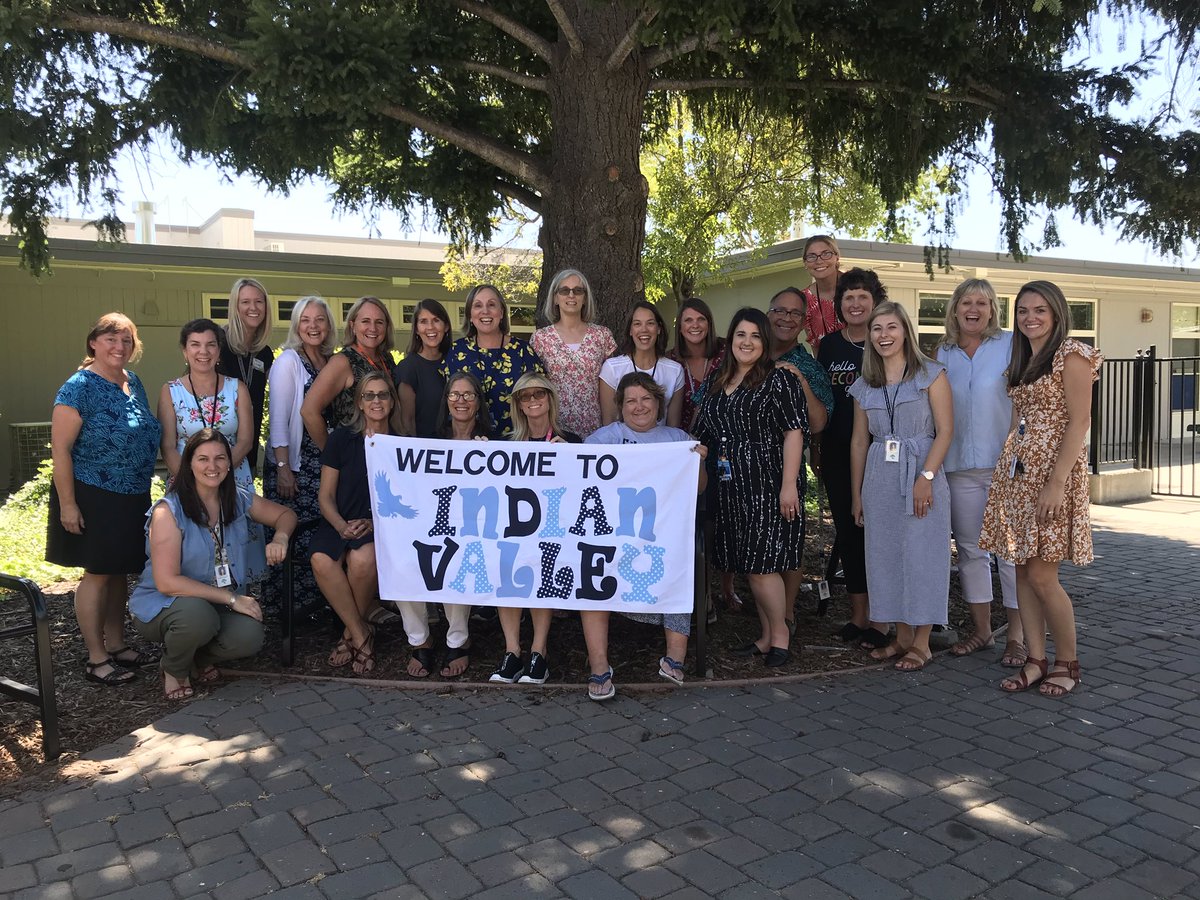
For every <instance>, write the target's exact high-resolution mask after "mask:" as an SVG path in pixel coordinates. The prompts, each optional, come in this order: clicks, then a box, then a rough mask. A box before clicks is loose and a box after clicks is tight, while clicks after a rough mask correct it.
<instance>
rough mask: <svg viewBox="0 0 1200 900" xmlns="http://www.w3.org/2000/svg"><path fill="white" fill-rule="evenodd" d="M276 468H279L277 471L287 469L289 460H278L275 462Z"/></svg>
mask: <svg viewBox="0 0 1200 900" xmlns="http://www.w3.org/2000/svg"><path fill="white" fill-rule="evenodd" d="M275 468H277V469H286V468H287V460H286V459H277V460H275Z"/></svg>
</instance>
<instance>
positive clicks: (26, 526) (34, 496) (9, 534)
mask: <svg viewBox="0 0 1200 900" xmlns="http://www.w3.org/2000/svg"><path fill="white" fill-rule="evenodd" d="M53 469H54V467H53V464H52V463H51V462H50V461H49V460H46V461H45V462H44V463H42V464H41V465H40V466H39V467H38V472H37V475H35V476H34V477H33V478H31V479H30V480H29V481H27V482H26V483H25V484H24V485H22V486H21V489H20V490H18V491H17V492H16V493H14V494H13V495H12V496H10V497H9V498H8V500H7V502H5V504H4V506H2V507H0V572H3V573H4V574H6V575H18V576H20V577H22V578H30V579H32V580H33V581H36V582H37V583H38V584H40V585H46V584H54V583H55V582H57V581H75V580H77V579H79V578H80V577H81V576H82V575H83V570H82V569H70V568H65V567H63V566H56V565H54V564H53V563H48V562H46V518H47V516H48V515H49V512H50V480H51V475H52V473H53ZM165 487H166V486H165V485H164V484H163V480H162V479H161V478H159V477H157V476H155V478H154V479H153V480H152V481H151V482H150V496H151V499H152V500H158V499H159V498H160V497H162V495H163V491H164V490H165Z"/></svg>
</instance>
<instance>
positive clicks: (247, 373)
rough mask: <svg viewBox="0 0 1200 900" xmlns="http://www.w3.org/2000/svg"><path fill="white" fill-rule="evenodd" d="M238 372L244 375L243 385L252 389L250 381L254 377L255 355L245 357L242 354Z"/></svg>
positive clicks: (249, 354) (238, 358)
mask: <svg viewBox="0 0 1200 900" xmlns="http://www.w3.org/2000/svg"><path fill="white" fill-rule="evenodd" d="M237 364H238V371H239V372H240V373H241V375H242V383H243V384H245V385H246V387H247V389H248V388H249V387H250V379H251V378H253V377H254V354H253V353H247V354H246V355H245V356H242V355H241V354H239V355H238V357H237Z"/></svg>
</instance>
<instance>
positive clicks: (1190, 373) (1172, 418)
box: [1089, 346, 1200, 497]
mask: <svg viewBox="0 0 1200 900" xmlns="http://www.w3.org/2000/svg"><path fill="white" fill-rule="evenodd" d="M1089 455H1090V457H1091V463H1092V471H1093V472H1097V471H1100V469H1101V468H1102V467H1105V466H1115V465H1126V466H1134V467H1136V468H1139V469H1152V470H1153V472H1154V476H1153V482H1152V486H1151V491H1152V492H1153V493H1155V494H1166V495H1170V496H1175V497H1200V478H1198V477H1197V468H1198V467H1200V357H1197V356H1178V357H1168V358H1165V359H1159V358H1158V356H1157V355H1156V353H1155V348H1154V347H1153V346H1151V347H1150V349H1148V350H1139V351H1138V355H1137V356H1136V357H1134V358H1133V359H1106V360H1105V361H1104V365H1103V367H1102V368H1101V370H1100V380H1099V381H1098V382H1097V383H1096V386H1095V388H1094V390H1093V392H1092V434H1091V447H1090V454H1089Z"/></svg>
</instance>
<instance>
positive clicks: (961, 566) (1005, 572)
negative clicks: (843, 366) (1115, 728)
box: [937, 278, 1028, 668]
mask: <svg viewBox="0 0 1200 900" xmlns="http://www.w3.org/2000/svg"><path fill="white" fill-rule="evenodd" d="M1011 348H1012V333H1011V332H1008V331H1001V330H1000V308H999V305H998V304H997V302H996V292H995V290H994V289H993V288H992V286H991V284H989V283H988V282H987V281H986V280H984V279H982V278H969V279H967V280H966V281H964V282H963V283H962V284H960V285H959V286H958V287H957V288H955V290H954V295H953V296H952V297H951V298H950V303H949V305H948V306H947V307H946V334H945V336H944V337H943V338H942V341H941V343H940V344H939V345H938V350H937V359H938V362H940V363H942V364H943V365H944V366H945V367H946V375H947V376H948V377H949V379H950V390H951V393H952V394H953V396H954V440H953V441H951V443H950V451H949V452H948V453H947V454H946V462H945V467H946V478H947V480H948V481H949V484H950V528H951V531H952V532H953V533H954V543H955V545H956V546H957V547H958V574H959V578H960V579H961V581H962V589H963V597H964V598H965V599H966V601H967V603H968V604H969V605H970V607H971V619H972V621H973V623H974V633H973V634H972V635H970V636H969V637H966V638H964V639H963V640H961V641H959V642H958V643H957V644H955V645H954V646H953V647H952V648H950V652H951V653H953V654H954V655H955V656H967V655H969V654H971V653H975V652H976V651H978V650H983V649H985V648H987V647H992V646H994V645H995V641H994V640H993V638H992V619H991V615H992V609H991V607H992V572H991V567H990V565H989V562H988V554H987V552H986V551H984V550H980V549H979V529H980V527H981V526H982V524H983V509H984V506H985V505H986V503H987V495H988V489H989V488H990V486H991V483H992V472H993V470H994V469H995V467H996V459H997V458H998V457H999V456H1000V450H1001V448H1003V446H1004V439H1005V438H1006V437H1007V436H1008V432H1009V430H1010V429H1011V427H1012V402H1011V401H1010V400H1009V398H1008V392H1007V390H1006V385H1007V382H1006V381H1005V377H1004V371H1005V369H1007V368H1008V362H1009V355H1010V353H1011ZM998 565H999V569H1000V592H1001V596H1002V597H1003V600H1004V609H1005V612H1007V613H1008V643H1007V644H1006V645H1005V648H1004V655H1003V656H1002V657H1001V660H1000V664H1001V665H1003V666H1008V667H1010V668H1020V667H1021V666H1023V665H1024V664H1025V659H1026V657H1027V655H1028V654H1027V653H1026V650H1025V643H1024V633H1023V632H1022V630H1021V618H1020V616H1018V615H1017V576H1016V569H1015V568H1014V566H1013V564H1012V563H1010V562H1005V561H1004V560H999V561H998Z"/></svg>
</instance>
